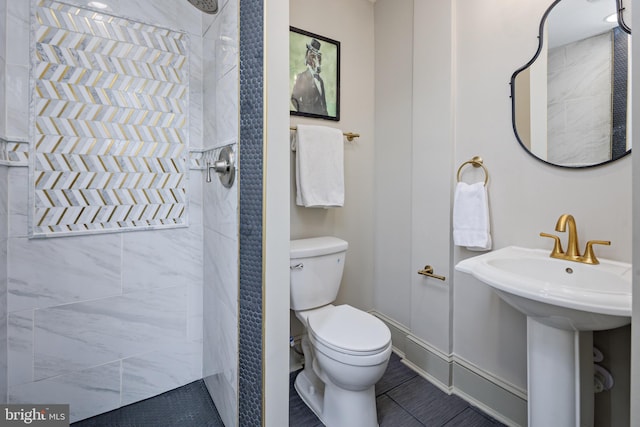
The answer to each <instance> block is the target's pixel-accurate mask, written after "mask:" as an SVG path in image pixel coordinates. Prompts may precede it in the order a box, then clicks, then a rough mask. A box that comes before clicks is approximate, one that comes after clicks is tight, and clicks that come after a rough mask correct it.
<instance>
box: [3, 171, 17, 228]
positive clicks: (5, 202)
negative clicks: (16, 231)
mask: <svg viewBox="0 0 640 427" xmlns="http://www.w3.org/2000/svg"><path fill="white" fill-rule="evenodd" d="M10 169H15V168H9V167H7V166H6V165H0V239H6V238H7V237H8V236H9V233H8V230H7V227H8V218H9V170H10Z"/></svg>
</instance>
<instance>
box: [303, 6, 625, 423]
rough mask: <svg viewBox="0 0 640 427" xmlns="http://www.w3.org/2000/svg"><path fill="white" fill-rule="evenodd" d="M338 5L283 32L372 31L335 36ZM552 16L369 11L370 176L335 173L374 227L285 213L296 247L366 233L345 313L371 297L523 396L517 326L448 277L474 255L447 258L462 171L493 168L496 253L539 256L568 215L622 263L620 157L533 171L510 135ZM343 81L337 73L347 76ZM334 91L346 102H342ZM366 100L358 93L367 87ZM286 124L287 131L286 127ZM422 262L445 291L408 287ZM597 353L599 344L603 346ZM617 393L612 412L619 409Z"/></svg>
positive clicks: (533, 10) (463, 279)
mask: <svg viewBox="0 0 640 427" xmlns="http://www.w3.org/2000/svg"><path fill="white" fill-rule="evenodd" d="M344 3H346V4H343V5H341V8H340V9H338V10H340V11H341V12H342V11H343V10H345V12H344V13H337V14H336V13H334V14H332V15H331V19H325V16H324V10H314V11H313V13H312V12H311V11H310V9H309V8H306V9H305V8H304V6H306V4H305V3H304V2H302V1H300V0H299V1H291V2H290V10H291V20H290V23H291V25H293V26H296V27H300V28H303V29H306V30H309V31H312V32H316V33H318V34H323V35H327V36H329V37H332V38H335V39H338V40H343V41H344V40H348V39H349V38H348V37H346V36H341V35H340V31H342V32H345V33H350V32H351V31H353V32H354V33H355V32H356V29H357V26H358V25H363V26H364V27H365V28H368V26H369V25H370V24H368V23H365V22H363V21H365V19H364V18H360V19H359V20H355V21H354V22H352V23H351V25H352V26H354V25H355V26H356V27H355V28H354V29H353V30H351V29H348V30H347V29H345V28H337V27H338V26H341V25H343V23H342V18H341V16H342V15H345V16H349V17H351V18H353V17H352V16H351V15H349V14H348V13H347V12H346V11H348V10H350V9H349V8H351V7H354V6H353V5H358V6H360V4H361V2H360V1H357V0H354V1H351V2H344ZM362 3H365V2H362ZM548 5H549V2H548V1H542V0H529V1H526V2H517V4H516V3H514V2H509V1H506V0H505V1H489V0H484V1H475V0H458V1H456V2H454V3H452V4H447V5H444V4H441V2H436V1H426V0H420V1H409V0H407V1H403V2H392V1H386V0H378V1H377V2H376V4H375V20H374V22H375V24H374V25H375V27H374V28H375V39H374V40H375V49H376V55H375V60H374V68H373V69H374V74H375V82H374V85H375V104H376V105H375V109H374V112H373V117H375V124H374V131H375V155H374V163H373V164H374V167H373V168H371V167H370V166H369V165H368V164H366V163H365V164H358V163H351V162H357V161H358V160H353V159H351V160H348V161H346V162H345V163H346V165H347V170H349V167H350V165H351V164H353V165H354V166H353V167H354V168H356V167H360V168H361V169H354V170H356V171H357V173H358V175H361V176H362V177H363V179H362V180H359V181H357V182H358V183H359V185H361V187H355V188H356V190H357V191H361V192H362V193H363V194H367V193H368V192H369V191H373V194H374V195H373V198H372V202H371V205H367V204H363V205H362V206H359V207H358V213H360V214H361V215H363V214H364V215H368V214H367V212H366V209H367V208H366V206H373V209H374V214H373V222H370V223H367V222H366V218H365V219H364V220H363V221H362V223H361V224H360V227H358V228H357V229H352V227H353V226H352V224H351V223H350V222H349V218H360V217H358V216H357V215H355V214H354V215H351V213H350V212H351V211H349V210H348V209H347V207H345V209H344V212H345V215H347V214H348V215H349V216H348V217H345V218H343V216H342V214H341V213H336V212H334V211H333V210H332V211H329V212H323V211H319V212H307V211H304V210H302V209H301V208H297V207H292V211H291V216H292V229H291V230H292V237H293V238H295V237H306V236H308V235H316V234H319V233H325V232H328V231H331V232H339V231H341V230H342V229H343V228H344V230H345V231H347V232H349V233H354V232H355V231H356V230H360V229H363V230H364V229H365V228H367V227H368V228H369V230H370V231H369V235H363V236H360V235H359V234H353V237H351V238H349V237H346V239H347V240H349V241H350V243H352V245H353V244H358V245H362V243H361V242H360V240H358V239H359V238H360V237H362V239H363V240H362V242H366V243H367V244H369V242H370V240H369V239H370V237H369V236H371V235H372V236H375V237H374V244H375V248H374V249H373V252H372V254H371V256H372V260H373V264H372V265H371V264H368V263H367V262H361V263H359V264H358V268H361V269H362V268H363V267H364V268H366V267H369V266H371V267H372V269H371V270H359V271H360V274H361V277H365V276H364V275H366V274H367V272H368V271H373V272H374V275H373V283H374V291H373V294H372V293H371V291H370V289H368V288H364V287H362V286H354V282H353V280H351V279H349V278H347V277H345V281H344V284H343V286H344V287H345V288H346V289H350V291H349V293H348V294H344V295H342V297H343V298H344V297H350V296H351V295H353V293H352V291H351V290H356V289H357V290H358V291H359V293H360V297H359V298H353V299H352V300H350V299H346V301H347V302H351V303H354V304H356V305H358V304H359V305H360V306H361V307H362V308H368V305H367V304H366V302H367V299H368V298H372V300H371V301H372V302H373V308H374V309H375V310H376V311H378V312H380V313H382V314H383V315H385V316H387V317H389V318H391V319H392V320H394V321H395V322H397V323H399V324H400V325H401V326H404V327H406V328H407V329H409V330H410V332H411V333H413V334H415V335H416V336H418V337H419V338H420V339H421V340H423V341H424V342H425V343H426V344H427V345H428V346H431V347H435V349H437V350H439V351H440V352H442V354H443V355H444V356H447V355H449V356H452V357H453V358H454V359H455V360H460V361H463V362H464V363H465V364H466V366H469V367H473V368H474V369H477V370H478V371H480V372H483V373H485V374H486V375H487V376H488V377H491V378H493V379H495V380H496V381H498V383H500V384H503V385H506V386H507V387H509V388H510V389H511V390H513V391H514V392H515V393H516V395H520V396H522V395H524V390H526V322H525V318H524V316H523V315H522V314H520V313H519V312H517V311H516V310H514V309H512V308H511V307H510V306H508V305H507V304H505V303H503V302H502V301H501V300H500V299H499V298H498V297H497V296H496V295H495V294H494V293H492V292H491V290H490V289H489V288H488V287H487V286H486V285H484V284H483V283H481V282H479V281H476V280H474V279H472V278H471V277H469V276H468V275H465V274H462V273H458V272H456V271H454V270H453V267H454V265H455V263H456V262H458V261H459V260H461V259H464V258H466V257H469V256H472V255H475V254H476V253H473V252H469V251H467V250H466V249H460V248H457V247H450V238H449V237H448V236H449V233H450V216H451V204H452V194H453V186H454V184H455V173H456V170H457V168H458V166H459V165H460V164H462V163H463V162H465V161H467V160H469V159H470V158H471V157H473V156H474V155H480V156H482V157H483V159H484V162H485V165H486V167H487V168H488V170H489V174H490V180H489V197H490V203H491V214H492V223H491V226H492V230H493V233H492V234H493V239H494V248H501V247H504V246H508V245H521V246H528V247H534V248H548V247H549V242H548V241H546V240H544V239H542V238H541V237H539V232H541V231H545V232H552V231H553V228H554V226H555V222H556V220H557V218H558V216H559V215H560V214H562V213H572V214H573V215H574V216H575V217H576V220H577V223H578V231H579V234H580V236H581V239H582V242H585V241H586V240H590V239H610V240H611V241H612V246H610V247H602V248H600V247H599V248H598V250H599V251H598V255H599V256H601V257H604V258H613V259H619V260H622V261H631V242H632V240H631V235H630V232H629V231H630V230H631V222H632V215H631V214H632V209H631V197H630V195H631V160H630V158H624V159H621V160H619V161H617V162H616V163H614V164H612V165H608V166H604V167H601V168H596V169H587V170H563V169H559V168H554V167H550V166H547V165H545V164H543V163H541V162H539V161H537V160H535V159H533V158H532V157H531V156H530V155H529V154H527V153H526V152H525V151H524V150H522V148H521V147H520V145H519V144H518V143H517V140H516V138H515V136H514V134H513V130H512V126H511V101H510V98H509V94H510V91H509V78H510V76H511V74H512V73H513V71H514V70H516V69H517V68H519V67H520V66H522V65H523V64H525V63H526V62H527V61H528V60H529V59H531V57H532V56H533V54H534V53H535V50H536V48H537V35H538V25H539V21H540V18H541V17H542V14H543V13H544V11H545V10H546V8H547V7H548ZM336 8H337V6H336V7H331V6H330V7H328V8H327V9H331V10H336ZM338 21H339V22H338ZM343 49H344V47H343ZM344 52H345V51H344V50H343V58H345V54H344ZM345 61H346V59H345ZM363 68H366V67H362V66H359V67H358V69H359V70H362V69H363ZM347 69H349V66H348V65H347V64H345V63H343V70H347ZM360 78H364V77H360ZM344 82H345V80H344V79H343V97H344V96H345V90H347V89H346V88H345V85H346V84H345V83H344ZM364 90H365V95H366V93H367V91H368V89H366V88H365V89H364ZM349 96H352V95H349ZM353 96H354V97H356V98H359V96H358V95H353ZM343 105H344V104H343ZM362 105H364V103H362ZM343 114H344V115H343V117H344V119H343V120H345V126H343V125H342V121H341V122H340V123H341V124H340V127H342V128H343V129H344V130H353V131H356V132H358V131H359V132H361V133H364V132H363V131H362V129H361V128H353V129H350V128H349V129H348V128H347V126H346V120H348V119H349V118H350V115H348V114H347V113H346V112H345V113H343ZM292 122H293V123H294V124H295V122H297V120H296V118H294V119H293V120H292ZM365 137H366V135H365ZM364 141H365V139H364V138H361V140H360V141H359V142H358V143H357V144H356V145H355V147H356V148H357V149H358V151H359V150H361V149H364V147H365V145H364ZM347 154H349V150H347ZM358 157H360V156H358ZM474 172H477V171H473V170H466V171H465V175H464V176H465V179H466V180H469V181H472V180H474V179H481V176H480V175H475V174H474ZM365 177H366V178H367V179H365ZM371 180H373V181H371ZM371 182H373V183H374V188H373V190H370V183H371ZM354 184H355V182H354ZM348 190H349V189H348ZM347 194H349V192H348V193H347ZM347 200H348V197H347ZM442 233H445V234H446V236H447V237H444V236H445V234H442ZM338 235H339V236H340V234H338ZM352 248H353V246H352ZM351 252H352V249H350V254H349V256H350V257H351ZM350 263H353V257H351V258H348V263H347V265H349V264H350ZM426 263H430V264H432V265H434V267H435V270H436V273H439V274H442V275H444V276H447V279H448V280H447V281H446V282H445V283H439V282H435V281H433V280H432V279H422V278H420V277H418V276H417V275H416V270H417V269H418V268H420V267H422V266H423V265H424V264H426ZM421 264H422V265H421ZM604 334H606V332H605V333H604ZM623 335H624V334H623ZM601 341H603V342H607V341H608V337H607V336H605V338H604V339H602V340H601ZM622 341H624V339H623V340H622ZM605 351H613V352H618V351H620V352H624V351H626V349H625V343H624V342H623V343H615V344H613V345H612V348H611V349H606V350H605ZM617 369H620V372H616V373H614V376H615V375H622V376H624V375H625V372H626V371H625V369H626V368H625V367H624V366H621V367H614V368H613V369H612V370H614V371H616V370H617ZM463 391H466V392H468V393H472V391H471V390H463ZM622 392H623V394H622V396H621V397H619V400H621V401H624V400H625V396H624V390H622ZM623 412H624V411H623Z"/></svg>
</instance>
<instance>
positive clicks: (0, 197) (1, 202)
mask: <svg viewBox="0 0 640 427" xmlns="http://www.w3.org/2000/svg"><path fill="white" fill-rule="evenodd" d="M8 169H9V168H8V167H7V166H0V343H6V342H7V334H8V330H7V329H8V328H7V234H8V230H7V227H8V217H9V215H8V213H7V203H8V182H7V181H8ZM3 347H4V346H3V345H0V402H6V401H7V382H8V380H7V375H8V372H7V365H8V355H7V351H6V350H3Z"/></svg>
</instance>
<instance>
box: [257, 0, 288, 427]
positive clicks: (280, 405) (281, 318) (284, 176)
mask: <svg viewBox="0 0 640 427" xmlns="http://www.w3.org/2000/svg"><path fill="white" fill-rule="evenodd" d="M287 8H288V1H287V0H277V1H274V0H271V1H269V2H266V4H265V17H266V21H265V51H267V52H271V55H268V56H267V57H266V58H265V70H264V71H265V88H266V92H265V111H266V112H267V114H266V117H265V126H266V127H267V128H266V129H267V132H266V134H265V149H264V153H263V155H264V159H268V160H269V161H268V163H265V174H264V177H265V178H264V186H265V188H266V189H267V192H266V193H265V200H264V203H265V206H264V210H263V215H264V221H265V222H264V224H265V225H264V230H265V234H264V240H263V241H264V257H265V259H264V282H265V283H264V288H263V289H264V290H265V296H264V310H265V311H264V313H265V314H264V318H263V322H264V323H263V327H264V336H265V338H264V350H263V361H264V366H263V370H264V371H263V372H264V386H263V389H264V393H265V398H264V409H263V425H264V426H265V427H279V426H287V425H289V419H288V418H289V375H288V371H289V369H288V368H289V360H288V354H289V346H288V343H289V228H290V220H289V212H288V211H287V210H286V206H287V203H289V194H288V193H287V191H282V189H287V188H289V180H290V175H289V151H290V150H289V145H288V144H287V143H286V141H287V139H288V137H289V126H288V124H289V113H288V105H289V94H288V87H289V81H288V78H287V76H288V73H287V70H288V64H289V50H288V49H287V47H288V36H289V26H288V22H289V14H288V13H286V10H287ZM283 41H284V43H283ZM283 45H284V46H283ZM283 142H284V143H283ZM283 207H285V209H284V210H283Z"/></svg>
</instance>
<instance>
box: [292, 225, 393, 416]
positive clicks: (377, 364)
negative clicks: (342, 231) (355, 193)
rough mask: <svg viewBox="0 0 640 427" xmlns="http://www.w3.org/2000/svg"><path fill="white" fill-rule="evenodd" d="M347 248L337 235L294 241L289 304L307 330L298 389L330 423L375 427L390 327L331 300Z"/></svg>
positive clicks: (304, 338) (298, 377) (315, 411)
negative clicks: (378, 391) (303, 360)
mask: <svg viewBox="0 0 640 427" xmlns="http://www.w3.org/2000/svg"><path fill="white" fill-rule="evenodd" d="M346 249H347V243H346V242H345V241H343V240H340V239H337V238H335V237H321V238H313V239H302V240H297V241H292V242H291V264H290V268H291V309H292V310H293V311H294V312H295V314H296V317H297V318H298V319H299V320H300V321H301V322H302V324H303V325H304V327H305V332H306V334H305V335H304V336H303V338H302V349H303V352H304V357H305V365H304V369H303V370H302V372H300V373H299V374H298V376H297V377H296V380H295V389H296V391H297V392H298V394H299V395H300V397H301V398H302V400H303V401H304V402H305V404H306V405H307V406H308V407H309V408H310V409H311V410H312V411H313V412H314V413H315V414H316V416H317V417H318V418H319V419H320V420H321V421H322V422H323V423H324V424H325V425H326V426H328V427H353V426H358V427H377V426H378V419H377V413H376V412H377V411H376V399H375V384H376V382H377V381H378V380H379V379H380V378H381V377H382V375H383V374H384V372H385V370H386V368H387V364H388V362H389V357H390V356H391V332H390V331H389V328H388V327H387V326H386V325H385V324H384V323H383V322H382V321H381V320H380V319H378V318H377V317H375V316H373V315H371V314H369V313H366V312H364V311H362V310H359V309H357V308H354V307H352V306H349V305H346V304H344V305H337V306H336V305H333V304H331V303H332V302H333V300H335V297H336V295H337V290H338V288H339V286H340V280H341V278H342V270H343V266H344V259H345V253H346Z"/></svg>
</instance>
